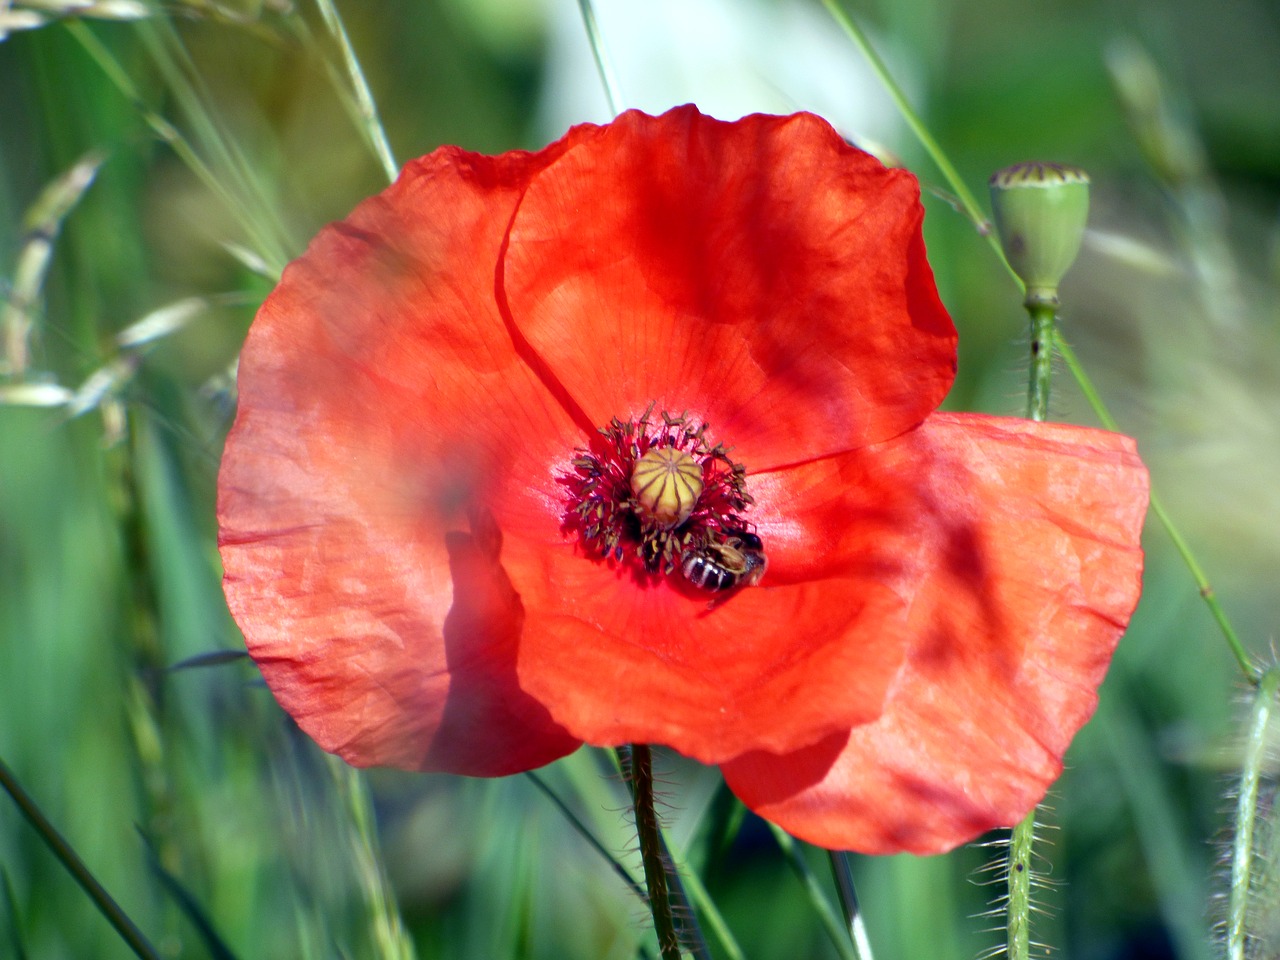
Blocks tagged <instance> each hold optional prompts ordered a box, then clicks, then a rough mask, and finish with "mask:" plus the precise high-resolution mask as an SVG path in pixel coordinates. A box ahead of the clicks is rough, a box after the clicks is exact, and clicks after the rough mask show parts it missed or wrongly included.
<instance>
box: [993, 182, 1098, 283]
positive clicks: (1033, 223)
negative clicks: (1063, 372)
mask: <svg viewBox="0 0 1280 960" xmlns="http://www.w3.org/2000/svg"><path fill="white" fill-rule="evenodd" d="M990 186H991V207H992V210H993V211H994V213H995V221H996V230H997V232H998V233H999V234H1000V243H1001V245H1002V246H1003V247H1004V255H1005V258H1006V259H1007V260H1008V261H1009V266H1011V267H1012V268H1013V270H1014V272H1015V273H1016V274H1017V275H1018V276H1019V277H1021V278H1022V282H1023V283H1025V284H1026V285H1027V303H1028V304H1032V303H1047V304H1056V303H1057V302H1058V283H1059V282H1060V281H1061V280H1062V277H1063V275H1064V274H1066V272H1067V270H1068V269H1070V267H1071V264H1073V263H1074V262H1075V259H1076V254H1078V253H1079V252H1080V241H1081V240H1082V239H1083V238H1084V225H1085V221H1086V220H1088V218H1089V175H1088V174H1087V173H1085V172H1084V171H1083V170H1081V169H1080V168H1078V167H1068V166H1064V165H1062V164H1058V163H1019V164H1015V165H1014V166H1012V167H1006V168H1005V169H1003V170H998V171H996V173H994V174H992V176H991V181H990Z"/></svg>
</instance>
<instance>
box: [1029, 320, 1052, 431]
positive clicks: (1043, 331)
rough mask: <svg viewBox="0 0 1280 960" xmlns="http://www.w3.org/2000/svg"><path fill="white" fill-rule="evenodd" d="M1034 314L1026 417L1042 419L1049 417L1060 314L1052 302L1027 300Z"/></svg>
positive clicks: (1040, 420)
mask: <svg viewBox="0 0 1280 960" xmlns="http://www.w3.org/2000/svg"><path fill="white" fill-rule="evenodd" d="M1027 313H1028V314H1029V315H1030V316H1031V373H1030V376H1029V377H1028V378H1027V418H1028V419H1030V420H1034V421H1036V422H1037V423H1043V422H1044V421H1045V420H1047V419H1048V417H1049V382H1050V379H1051V378H1052V376H1053V343H1054V339H1055V336H1054V330H1055V324H1056V321H1057V317H1056V316H1055V311H1054V308H1053V306H1052V305H1050V304H1046V303H1039V302H1035V303H1033V302H1030V301H1028V303H1027Z"/></svg>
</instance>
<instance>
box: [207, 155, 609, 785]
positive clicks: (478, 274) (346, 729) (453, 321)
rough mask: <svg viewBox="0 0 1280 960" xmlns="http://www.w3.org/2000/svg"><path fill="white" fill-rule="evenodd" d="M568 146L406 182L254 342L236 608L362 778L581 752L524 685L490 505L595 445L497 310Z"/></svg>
mask: <svg viewBox="0 0 1280 960" xmlns="http://www.w3.org/2000/svg"><path fill="white" fill-rule="evenodd" d="M585 133H586V134H589V131H586V132H585ZM560 149H562V147H561V146H557V147H554V148H551V149H550V150H548V151H546V152H544V153H542V154H538V155H526V154H508V155H506V156H504V157H498V158H489V157H479V156H474V155H470V154H466V153H463V152H462V151H458V150H453V149H445V150H441V151H437V152H436V153H434V154H432V155H431V156H429V157H426V158H423V159H422V160H420V161H417V162H416V163H415V164H412V165H410V166H409V167H408V168H407V169H406V170H405V172H404V173H403V175H402V176H401V177H400V179H399V180H398V182H397V183H396V184H395V186H394V187H392V188H391V189H390V190H388V191H387V192H386V193H384V194H383V195H381V196H379V197H375V198H373V199H371V200H369V201H366V202H365V203H364V204H362V205H361V206H360V207H359V208H358V209H357V210H356V211H355V212H354V213H353V214H352V215H351V217H350V218H348V219H347V220H346V221H344V222H343V223H341V224H338V225H336V226H333V227H330V228H328V229H326V230H325V231H324V232H322V233H321V234H320V235H319V237H317V238H316V240H315V241H314V242H313V243H312V245H311V247H310V249H309V250H308V251H307V253H306V254H305V256H303V257H302V258H301V259H300V260H298V261H297V262H295V263H294V264H293V265H291V266H290V267H289V268H288V269H287V270H286V271H285V275H284V278H283V280H282V281H281V284H280V286H279V287H278V288H277V289H276V291H275V292H274V293H273V294H272V295H271V297H270V298H269V299H268V300H267V302H266V303H265V304H264V306H263V308H262V310H261V312H260V314H259V316H258V318H257V320H256V321H255V323H254V325H253V328H252V330H251V331H250V335H249V338H248V341H247V342H246V344H245V348H244V351H243V353H242V356H241V362H240V373H239V385H240V406H239V413H238V416H237V419H236V423H235V425H234V428H233V430H232V432H231V435H230V436H229V438H228V440H227V446H226V453H225V456H224V459H223V464H222V470H221V474H220V478H219V500H218V517H219V523H220V526H221V532H220V538H219V542H220V547H221V552H222V558H223V563H224V566H225V570H226V576H225V590H226V595H227V600H228V603H229V604H230V607H231V610H232V613H233V615H234V616H235V618H236V621H237V622H238V623H239V625H240V627H241V629H242V630H243V632H244V635H245V639H246V642H247V644H248V648H249V651H250V653H252V655H253V656H254V658H255V659H256V660H257V662H258V663H259V665H260V666H261V668H262V673H263V676H264V677H265V678H266V680H267V683H268V684H269V685H270V687H271V689H272V690H273V691H274V693H275V695H276V697H277V699H278V700H279V701H280V703H281V705H282V706H283V707H284V708H285V709H286V710H287V711H288V712H289V713H290V714H292V715H293V716H294V717H295V718H296V719H297V721H298V723H299V724H300V725H301V726H302V728H303V729H304V730H305V731H307V733H309V734H310V735H311V736H312V737H313V738H314V739H315V740H316V741H317V742H318V743H320V745H321V746H323V747H325V748H326V749H328V750H331V751H335V752H337V753H339V754H341V755H342V756H343V757H345V758H346V759H347V760H349V761H350V762H352V763H354V764H358V765H370V764H383V765H392V766H400V767H408V768H426V769H437V770H449V771H454V772H458V773H467V774H477V775H497V774H505V773H511V772H514V771H518V770H525V769H529V768H531V767H536V766H539V765H541V764H543V763H546V762H548V761H550V760H553V759H555V758H557V757H559V756H562V755H564V754H565V753H568V752H569V751H571V750H573V749H574V748H575V747H576V746H577V745H578V741H577V740H576V739H575V738H573V737H572V736H570V735H569V734H567V733H566V732H565V731H564V730H563V729H562V728H561V727H560V726H559V725H558V724H557V723H556V722H555V721H554V720H553V719H552V718H551V716H550V715H549V714H548V712H547V710H546V708H545V707H544V706H543V705H542V704H540V703H538V702H537V701H536V700H534V699H533V698H532V697H530V696H529V695H528V694H527V693H526V692H525V691H524V690H523V689H522V688H521V686H520V684H519V681H518V677H517V674H516V652H517V648H518V646H519V643H520V636H521V631H522V628H523V623H524V620H525V617H526V605H525V603H524V602H522V599H521V597H520V593H519V589H518V585H516V584H514V583H513V582H512V579H511V577H510V575H509V573H508V572H507V571H506V570H505V569H504V568H503V566H502V564H501V563H500V555H501V536H502V535H501V532H500V530H499V528H498V527H497V526H496V524H495V522H494V520H493V516H492V513H491V512H490V511H489V510H488V508H487V504H488V503H490V502H492V501H495V500H502V499H503V498H504V497H506V496H507V489H508V487H510V486H511V485H513V484H514V485H519V484H520V483H522V482H523V478H525V477H528V476H530V475H531V474H534V473H536V472H537V471H543V472H545V469H546V468H545V464H546V463H547V462H549V461H550V460H551V459H552V458H553V457H563V456H565V455H566V452H567V451H569V450H571V449H572V447H573V446H574V445H575V444H577V443H580V442H581V441H582V433H581V431H580V430H579V428H578V426H577V425H575V424H574V423H573V422H572V421H571V420H570V419H569V418H568V417H567V416H566V414H565V413H564V411H563V409H562V407H561V406H560V405H559V404H558V403H557V402H555V400H554V399H553V397H552V395H551V393H549V392H548V389H547V388H546V386H545V385H544V384H543V382H542V381H540V380H539V379H538V377H537V376H536V375H535V374H534V373H533V372H531V370H530V368H529V366H528V365H527V364H526V363H525V362H524V361H523V360H522V359H521V358H520V357H519V356H518V355H517V352H516V350H515V349H514V347H513V345H512V342H511V337H510V335H509V332H508V328H507V324H506V321H505V319H504V318H503V317H502V316H501V314H500V312H499V310H498V308H497V306H496V303H495V298H494V283H495V271H496V265H497V259H498V251H499V249H500V247H501V244H502V241H503V236H504V234H505V231H506V228H507V225H508V223H509V221H510V218H511V215H512V212H513V211H514V209H515V206H516V203H517V200H518V198H519V196H520V193H521V191H522V190H523V189H524V188H525V186H526V184H527V183H528V180H529V178H530V177H531V176H532V175H533V174H534V173H536V171H537V170H539V169H541V168H542V167H543V166H544V165H545V164H546V163H548V162H550V161H551V160H552V159H554V157H555V156H556V154H557V153H558V152H559V150H560ZM544 508H545V509H548V510H550V509H555V510H557V511H559V510H560V509H562V508H561V507H560V506H559V505H554V506H553V505H546V506H545V507H544ZM557 515H558V514H557Z"/></svg>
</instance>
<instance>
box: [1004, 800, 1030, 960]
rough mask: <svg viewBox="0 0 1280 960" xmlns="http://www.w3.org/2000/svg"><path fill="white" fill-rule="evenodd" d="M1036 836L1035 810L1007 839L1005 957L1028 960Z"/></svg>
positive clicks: (1012, 959)
mask: <svg viewBox="0 0 1280 960" xmlns="http://www.w3.org/2000/svg"><path fill="white" fill-rule="evenodd" d="M1035 836H1036V811H1035V807H1032V808H1031V812H1030V813H1028V814H1027V815H1026V816H1025V817H1023V819H1022V822H1021V823H1019V824H1018V825H1017V826H1016V827H1014V828H1013V835H1012V836H1011V837H1010V838H1009V876H1008V878H1007V881H1008V884H1009V902H1008V904H1007V906H1006V908H1005V933H1006V935H1007V937H1008V939H1007V941H1006V943H1007V949H1006V952H1005V956H1006V957H1007V958H1008V960H1027V956H1028V953H1029V951H1030V945H1031V846H1032V844H1033V843H1034V842H1035Z"/></svg>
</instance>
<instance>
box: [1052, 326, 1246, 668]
mask: <svg viewBox="0 0 1280 960" xmlns="http://www.w3.org/2000/svg"><path fill="white" fill-rule="evenodd" d="M1053 346H1054V349H1055V350H1056V351H1057V353H1058V355H1059V356H1060V357H1062V362H1063V363H1065V364H1066V365H1067V369H1068V370H1069V371H1071V376H1072V378H1073V379H1074V380H1075V381H1076V383H1077V384H1078V385H1079V387H1080V392H1081V393H1082V394H1084V397H1085V400H1086V402H1087V403H1088V404H1089V406H1090V408H1091V409H1092V410H1093V412H1094V413H1095V414H1096V415H1097V417H1098V420H1099V422H1100V423H1101V424H1102V425H1103V426H1104V427H1106V428H1107V429H1108V430H1119V429H1120V427H1119V426H1118V425H1117V424H1116V421H1115V418H1114V417H1113V416H1111V411H1110V410H1108V409H1107V406H1106V404H1105V403H1104V402H1103V400H1102V397H1101V395H1100V394H1099V393H1098V390H1097V388H1096V387H1095V386H1094V385H1093V381H1092V380H1091V379H1090V378H1089V375H1088V373H1087V372H1086V371H1085V369H1084V366H1083V365H1082V364H1081V363H1080V359H1079V358H1078V357H1077V356H1076V353H1075V351H1074V350H1073V349H1072V348H1071V345H1070V344H1069V343H1067V341H1066V340H1064V339H1063V337H1062V333H1061V331H1057V330H1055V331H1054V338H1053ZM1151 512H1152V513H1154V514H1155V515H1156V519H1157V520H1159V521H1160V525H1161V526H1163V527H1164V529H1165V533H1167V534H1168V535H1169V539H1170V540H1172V541H1173V547H1174V549H1175V550H1177V551H1178V556H1180V557H1181V558H1182V562H1183V564H1185V565H1186V568H1187V570H1188V571H1190V573H1191V579H1192V580H1193V581H1195V585H1196V588H1197V589H1198V590H1199V591H1200V598H1201V599H1202V600H1204V602H1205V606H1207V607H1208V608H1209V613H1210V614H1211V615H1212V616H1213V620H1214V622H1215V623H1216V624H1217V625H1218V630H1219V631H1220V632H1221V633H1222V635H1223V637H1225V638H1226V641H1227V646H1228V647H1230V648H1231V653H1232V655H1233V656H1234V657H1235V658H1236V663H1238V664H1239V665H1240V669H1241V671H1243V673H1244V675H1245V677H1246V678H1248V680H1249V681H1250V682H1251V683H1255V684H1256V683H1257V682H1258V680H1259V678H1260V676H1259V673H1258V669H1257V667H1256V666H1254V664H1253V661H1252V660H1250V659H1249V652H1248V651H1247V650H1246V649H1245V647H1244V643H1243V642H1242V641H1241V640H1240V636H1239V634H1237V633H1236V631H1235V627H1234V626H1232V624H1231V619H1230V617H1228V616H1227V612H1226V610H1224V609H1223V608H1222V604H1221V603H1219V601H1218V596H1217V594H1216V593H1215V592H1214V589H1213V585H1212V584H1210V583H1209V578H1208V576H1206V575H1205V572H1204V568H1203V567H1201V566H1200V562H1199V560H1197V559H1196V555H1195V553H1194V551H1192V549H1191V545H1190V544H1189V543H1187V540H1186V538H1185V537H1184V536H1183V535H1182V531H1181V530H1179V529H1178V526H1177V525H1176V524H1175V523H1174V521H1173V517H1171V516H1170V515H1169V511H1168V510H1167V509H1166V508H1165V505H1164V501H1163V500H1162V499H1161V498H1160V496H1159V495H1158V494H1157V492H1156V491H1155V490H1154V489H1152V491H1151Z"/></svg>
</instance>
